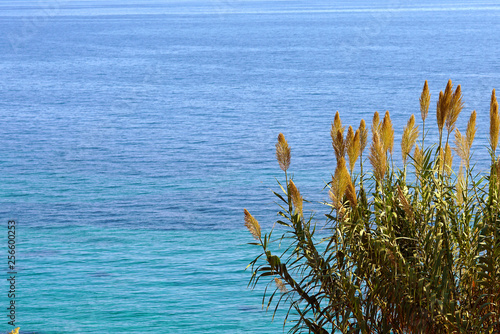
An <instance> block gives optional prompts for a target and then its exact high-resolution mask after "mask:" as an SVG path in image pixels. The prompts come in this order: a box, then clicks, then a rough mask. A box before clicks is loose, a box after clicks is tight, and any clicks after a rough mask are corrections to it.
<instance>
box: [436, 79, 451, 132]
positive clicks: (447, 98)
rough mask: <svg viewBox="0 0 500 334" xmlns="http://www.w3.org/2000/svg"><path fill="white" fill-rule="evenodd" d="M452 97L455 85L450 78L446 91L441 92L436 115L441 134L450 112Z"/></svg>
mask: <svg viewBox="0 0 500 334" xmlns="http://www.w3.org/2000/svg"><path fill="white" fill-rule="evenodd" d="M452 98H453V85H452V83H451V80H448V84H447V85H446V89H445V91H444V93H443V92H442V91H441V92H439V99H438V104H437V111H436V116H437V124H438V128H439V135H440V136H441V135H442V133H443V126H444V124H445V122H446V119H447V118H448V116H449V114H450V109H451V99H452Z"/></svg>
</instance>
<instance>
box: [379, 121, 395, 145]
mask: <svg viewBox="0 0 500 334" xmlns="http://www.w3.org/2000/svg"><path fill="white" fill-rule="evenodd" d="M380 135H381V137H382V143H383V145H384V150H385V151H389V153H390V154H392V149H393V148H394V129H393V128H392V122H391V116H390V115H389V111H386V112H385V116H384V120H383V121H382V127H381V130H380Z"/></svg>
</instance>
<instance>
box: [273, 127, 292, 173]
mask: <svg viewBox="0 0 500 334" xmlns="http://www.w3.org/2000/svg"><path fill="white" fill-rule="evenodd" d="M276 159H277V160H278V163H279V164H280V168H281V169H282V170H283V171H284V172H286V170H287V169H288V167H290V159H291V152H290V147H289V146H288V143H287V141H286V139H285V136H284V135H283V134H282V133H280V134H279V135H278V142H277V143H276Z"/></svg>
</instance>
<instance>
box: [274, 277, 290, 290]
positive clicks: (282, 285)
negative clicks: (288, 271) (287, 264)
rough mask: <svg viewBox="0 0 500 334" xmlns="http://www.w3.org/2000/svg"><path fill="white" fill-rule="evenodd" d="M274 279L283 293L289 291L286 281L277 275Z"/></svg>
mask: <svg viewBox="0 0 500 334" xmlns="http://www.w3.org/2000/svg"><path fill="white" fill-rule="evenodd" d="M274 281H275V282H276V287H277V288H278V289H279V290H280V291H281V292H282V293H286V292H288V290H287V288H286V286H285V283H284V282H283V281H282V280H281V279H280V278H278V277H275V278H274Z"/></svg>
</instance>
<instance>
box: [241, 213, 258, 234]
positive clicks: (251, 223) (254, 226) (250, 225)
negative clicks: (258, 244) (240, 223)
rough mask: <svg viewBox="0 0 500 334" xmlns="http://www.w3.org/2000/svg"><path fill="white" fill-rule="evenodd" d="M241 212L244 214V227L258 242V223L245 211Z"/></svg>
mask: <svg viewBox="0 0 500 334" xmlns="http://www.w3.org/2000/svg"><path fill="white" fill-rule="evenodd" d="M243 212H244V213H245V226H246V227H247V229H248V230H249V231H250V233H251V234H252V235H253V237H254V238H255V239H256V240H260V236H261V234H260V225H259V222H258V221H257V219H255V218H254V217H253V216H252V215H251V214H250V212H248V210H247V209H243Z"/></svg>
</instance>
